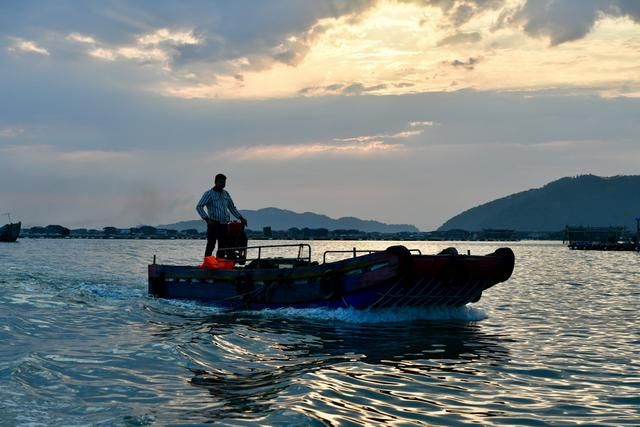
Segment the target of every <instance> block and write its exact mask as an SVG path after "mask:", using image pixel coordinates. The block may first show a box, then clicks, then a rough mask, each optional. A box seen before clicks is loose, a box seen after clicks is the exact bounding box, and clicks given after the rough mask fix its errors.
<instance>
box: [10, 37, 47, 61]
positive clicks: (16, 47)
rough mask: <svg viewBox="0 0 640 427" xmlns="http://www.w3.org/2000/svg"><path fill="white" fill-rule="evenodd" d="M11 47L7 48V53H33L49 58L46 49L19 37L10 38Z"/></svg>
mask: <svg viewBox="0 0 640 427" xmlns="http://www.w3.org/2000/svg"><path fill="white" fill-rule="evenodd" d="M10 40H11V42H12V43H11V45H10V46H9V48H8V49H9V52H14V53H33V54H37V55H44V56H49V51H47V49H45V48H43V47H40V46H38V45H37V44H36V42H34V41H30V40H25V39H22V38H19V37H11V38H10Z"/></svg>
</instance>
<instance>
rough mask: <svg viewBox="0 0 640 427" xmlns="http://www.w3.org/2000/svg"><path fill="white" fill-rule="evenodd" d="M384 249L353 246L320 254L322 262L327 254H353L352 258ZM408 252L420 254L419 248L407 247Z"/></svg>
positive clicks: (324, 261)
mask: <svg viewBox="0 0 640 427" xmlns="http://www.w3.org/2000/svg"><path fill="white" fill-rule="evenodd" d="M384 251H385V249H358V248H353V249H347V250H332V251H324V254H323V255H322V263H323V264H324V263H326V262H327V254H353V258H355V257H357V256H358V254H369V255H371V254H373V253H376V252H384ZM409 252H416V253H417V254H418V255H422V252H421V251H420V249H409Z"/></svg>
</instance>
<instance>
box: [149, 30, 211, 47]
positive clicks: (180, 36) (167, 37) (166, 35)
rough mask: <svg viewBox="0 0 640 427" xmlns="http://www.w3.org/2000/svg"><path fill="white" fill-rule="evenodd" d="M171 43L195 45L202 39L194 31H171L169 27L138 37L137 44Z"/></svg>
mask: <svg viewBox="0 0 640 427" xmlns="http://www.w3.org/2000/svg"><path fill="white" fill-rule="evenodd" d="M162 43H169V44H173V45H175V46H182V45H194V44H198V43H200V40H199V39H198V38H197V37H195V36H194V35H193V31H171V30H169V29H168V28H160V29H159V30H157V31H155V32H153V33H149V34H145V35H142V36H140V37H138V39H137V44H138V45H141V46H149V45H159V44H162Z"/></svg>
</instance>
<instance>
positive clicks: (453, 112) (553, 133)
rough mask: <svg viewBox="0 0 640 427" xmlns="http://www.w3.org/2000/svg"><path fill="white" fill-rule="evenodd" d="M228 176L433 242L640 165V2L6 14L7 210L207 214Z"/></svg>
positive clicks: (284, 201) (53, 214)
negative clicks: (207, 204)
mask: <svg viewBox="0 0 640 427" xmlns="http://www.w3.org/2000/svg"><path fill="white" fill-rule="evenodd" d="M218 172H222V173H225V174H226V175H227V176H228V177H229V181H228V185H227V189H228V190H229V192H230V193H231V195H232V196H233V198H234V200H235V202H236V205H237V206H238V207H239V208H240V209H259V208H263V207H270V206H273V207H278V208H282V209H289V210H293V211H297V212H305V211H312V212H316V213H321V214H326V215H329V216H331V217H334V218H337V217H342V216H356V217H359V218H363V219H374V220H378V221H383V222H387V223H408V224H414V225H416V226H417V227H418V228H420V229H421V230H425V231H427V230H432V229H435V228H437V227H438V226H439V225H441V224H442V223H443V222H445V221H446V220H447V219H449V218H450V217H451V216H453V215H455V214H457V213H459V212H461V211H463V210H466V209H468V208H471V207H474V206H477V205H479V204H482V203H485V202H488V201H491V200H493V199H495V198H498V197H504V196H506V195H509V194H512V193H515V192H519V191H523V190H527V189H529V188H534V187H540V186H542V185H544V184H546V183H548V182H550V181H552V180H555V179H558V178H561V177H564V176H572V175H580V174H587V173H593V174H597V175H604V176H612V175H621V174H639V173H640V1H636V0H413V1H412V0H353V1H348V0H327V1H325V0H273V1H262V0H237V1H171V2H170V1H164V0H153V1H152V0H146V1H144V0H140V1H133V0H131V1H128V0H114V1H87V2H77V1H75V0H58V1H55V2H51V1H30V0H16V1H13V0H3V1H2V2H0V213H2V212H11V214H12V219H14V220H22V221H23V223H24V224H25V226H32V225H47V224H62V225H65V226H68V227H71V228H76V227H96V228H101V227H103V226H106V225H116V226H122V227H128V226H135V225H140V224H154V225H155V224H159V223H169V222H174V221H179V220H189V219H195V218H197V214H196V212H195V209H194V205H195V203H196V202H197V201H198V199H199V198H200V196H201V195H202V193H203V191H205V190H206V189H207V188H208V187H210V186H211V184H212V180H213V176H214V175H215V174H216V173H218ZM5 219H6V217H5ZM2 222H3V221H2V220H1V219H0V223H2ZM249 225H250V226H251V224H249Z"/></svg>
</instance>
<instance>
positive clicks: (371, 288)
mask: <svg viewBox="0 0 640 427" xmlns="http://www.w3.org/2000/svg"><path fill="white" fill-rule="evenodd" d="M276 247H294V248H295V247H297V248H298V256H297V257H293V258H280V257H277V258H262V257H261V256H260V253H261V252H264V251H265V250H266V249H267V248H276ZM246 249H248V250H257V251H258V256H257V258H254V259H247V260H246V261H248V262H247V264H246V266H244V267H234V268H233V269H229V270H227V269H216V270H209V269H202V268H200V267H197V266H179V265H161V264H156V262H155V256H154V262H153V264H150V265H149V266H148V279H149V294H150V295H153V296H155V297H158V298H166V299H186V300H197V301H200V302H204V303H208V304H214V305H217V306H221V307H224V308H230V309H247V310H261V309H266V308H270V309H275V308H288V307H292V308H355V309H363V310H364V309H377V308H403V307H436V306H449V307H459V306H463V305H465V304H468V303H471V302H476V301H478V300H479V299H480V297H481V296H482V292H483V291H484V290H486V289H488V288H490V287H492V286H494V285H495V284H497V283H500V282H504V281H506V280H507V279H509V277H511V273H512V272H513V268H514V263H515V257H514V254H513V251H512V250H511V249H510V248H500V249H497V250H496V251H495V252H493V253H491V254H487V255H483V256H480V255H461V254H458V252H457V250H455V248H449V249H446V250H444V251H442V252H441V253H439V254H437V255H422V254H421V253H420V251H419V250H410V249H407V248H406V247H404V246H391V247H389V248H387V249H386V250H381V251H373V250H357V249H356V248H354V249H353V250H348V251H325V253H324V255H323V262H322V263H318V262H315V261H313V262H312V261H311V247H310V246H309V245H308V244H294V245H271V246H255V247H249V248H246ZM305 250H307V251H308V254H307V255H306V256H303V255H302V254H303V252H304V251H305ZM336 253H343V254H351V255H352V257H351V258H347V259H342V260H339V261H335V262H326V259H327V255H335V254H336Z"/></svg>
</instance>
